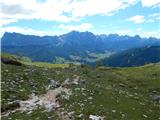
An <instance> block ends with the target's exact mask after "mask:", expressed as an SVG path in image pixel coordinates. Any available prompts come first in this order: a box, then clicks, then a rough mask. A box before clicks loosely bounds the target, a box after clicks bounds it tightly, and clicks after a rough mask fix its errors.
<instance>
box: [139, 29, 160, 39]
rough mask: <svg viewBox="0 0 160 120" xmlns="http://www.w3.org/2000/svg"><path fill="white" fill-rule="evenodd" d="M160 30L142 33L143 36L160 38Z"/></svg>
mask: <svg viewBox="0 0 160 120" xmlns="http://www.w3.org/2000/svg"><path fill="white" fill-rule="evenodd" d="M159 33H160V30H157V31H147V32H143V33H141V36H142V37H147V38H149V37H155V38H160V34H159Z"/></svg>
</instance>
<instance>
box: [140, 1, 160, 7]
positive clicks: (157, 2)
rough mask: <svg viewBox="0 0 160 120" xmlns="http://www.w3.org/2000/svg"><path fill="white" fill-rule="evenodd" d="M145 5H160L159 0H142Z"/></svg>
mask: <svg viewBox="0 0 160 120" xmlns="http://www.w3.org/2000/svg"><path fill="white" fill-rule="evenodd" d="M141 2H142V6H143V7H152V6H160V1H159V0H142V1H141Z"/></svg>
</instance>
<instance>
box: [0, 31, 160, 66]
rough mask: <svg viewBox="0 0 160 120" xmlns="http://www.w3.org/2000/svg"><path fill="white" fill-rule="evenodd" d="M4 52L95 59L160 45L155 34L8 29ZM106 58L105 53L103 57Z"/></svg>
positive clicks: (35, 58)
mask: <svg viewBox="0 0 160 120" xmlns="http://www.w3.org/2000/svg"><path fill="white" fill-rule="evenodd" d="M1 45H2V46H1V48H2V52H6V53H11V54H16V55H19V56H27V57H29V58H31V59H32V61H42V62H57V61H63V62H68V61H72V62H73V61H74V62H75V61H76V62H81V63H89V64H90V63H93V62H95V61H96V60H98V59H99V57H97V56H104V57H106V56H108V55H110V54H111V53H113V52H114V53H115V52H119V51H123V50H127V49H130V48H136V47H144V46H146V45H160V40H159V39H156V38H148V39H146V38H141V37H139V36H138V35H137V36H134V37H130V36H119V35H117V34H111V35H94V34H93V33H91V32H77V31H72V32H69V33H67V34H64V35H60V36H44V37H40V36H34V35H23V34H19V33H7V32H6V33H5V34H4V36H3V37H2V39H1ZM102 58H103V57H102Z"/></svg>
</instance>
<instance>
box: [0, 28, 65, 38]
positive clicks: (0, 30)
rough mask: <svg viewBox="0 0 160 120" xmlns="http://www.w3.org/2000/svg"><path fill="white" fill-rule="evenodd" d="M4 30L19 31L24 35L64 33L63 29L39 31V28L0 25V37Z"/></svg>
mask: <svg viewBox="0 0 160 120" xmlns="http://www.w3.org/2000/svg"><path fill="white" fill-rule="evenodd" d="M5 32H16V33H21V34H25V35H38V36H44V35H60V34H64V31H55V32H54V31H52V32H48V31H39V30H34V29H31V28H21V27H16V26H12V27H0V38H1V37H2V36H3V34H4V33H5Z"/></svg>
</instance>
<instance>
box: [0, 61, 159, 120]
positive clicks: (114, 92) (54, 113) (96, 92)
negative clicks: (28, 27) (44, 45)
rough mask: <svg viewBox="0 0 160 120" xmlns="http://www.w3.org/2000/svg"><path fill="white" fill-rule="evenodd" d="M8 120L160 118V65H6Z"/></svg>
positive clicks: (4, 109) (5, 108) (4, 116)
mask: <svg viewBox="0 0 160 120" xmlns="http://www.w3.org/2000/svg"><path fill="white" fill-rule="evenodd" d="M1 85H2V109H1V112H2V113H1V114H2V120H89V119H90V120H160V114H159V113H160V87H159V86H160V65H159V64H152V65H147V66H143V67H135V68H123V69H121V68H105V67H98V68H90V67H88V66H70V67H68V68H63V67H62V68H48V67H37V66H32V65H20V66H19V65H18V66H17V65H10V64H3V63H2V81H1Z"/></svg>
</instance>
